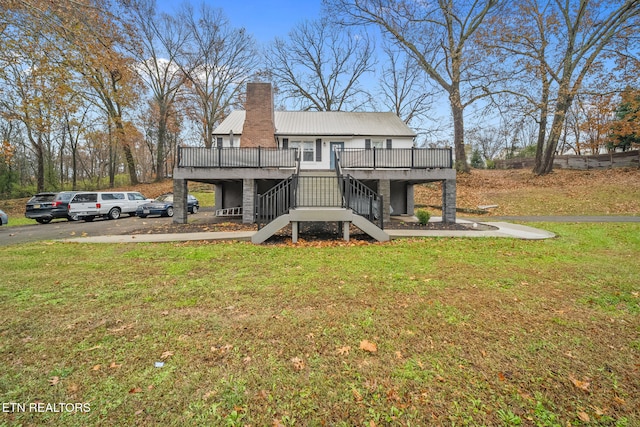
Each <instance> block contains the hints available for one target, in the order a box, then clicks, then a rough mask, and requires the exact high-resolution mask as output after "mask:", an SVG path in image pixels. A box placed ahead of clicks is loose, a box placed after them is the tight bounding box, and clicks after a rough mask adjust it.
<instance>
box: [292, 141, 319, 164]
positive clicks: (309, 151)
mask: <svg viewBox="0 0 640 427" xmlns="http://www.w3.org/2000/svg"><path fill="white" fill-rule="evenodd" d="M314 146H315V143H314V142H313V141H291V142H290V143H289V148H297V149H298V150H302V161H303V162H313V161H314V159H315V157H314V154H315V151H314Z"/></svg>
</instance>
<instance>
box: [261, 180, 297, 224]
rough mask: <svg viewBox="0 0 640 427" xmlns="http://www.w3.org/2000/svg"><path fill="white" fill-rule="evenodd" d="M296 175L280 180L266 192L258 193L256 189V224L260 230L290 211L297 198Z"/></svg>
mask: <svg viewBox="0 0 640 427" xmlns="http://www.w3.org/2000/svg"><path fill="white" fill-rule="evenodd" d="M296 183H297V177H296V175H291V176H290V177H289V178H287V179H285V180H284V181H280V182H279V183H278V184H276V185H275V186H274V187H271V188H270V189H269V190H267V191H266V192H265V193H264V194H257V190H256V198H255V200H256V224H258V230H260V228H262V226H264V225H267V224H269V223H270V222H271V221H273V220H274V219H276V218H278V217H279V216H281V215H284V214H287V213H289V210H290V209H291V208H292V205H293V204H294V200H295V190H294V187H295V184H296Z"/></svg>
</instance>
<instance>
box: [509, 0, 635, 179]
mask: <svg viewBox="0 0 640 427" xmlns="http://www.w3.org/2000/svg"><path fill="white" fill-rule="evenodd" d="M639 14H640V0H614V1H607V2H604V1H597V0H523V1H521V2H514V3H512V8H511V10H510V11H509V13H508V14H505V15H504V18H505V19H504V20H502V22H501V24H502V25H500V31H499V33H498V35H499V37H500V39H501V42H502V45H503V49H504V51H505V52H507V54H508V55H509V57H511V58H512V61H513V64H515V65H516V66H519V67H520V71H521V75H520V78H524V79H525V80H524V82H525V84H527V83H528V84H531V83H534V84H535V85H536V87H537V91H538V93H539V94H540V95H539V97H538V98H537V99H533V98H531V99H532V101H533V102H532V104H535V105H537V111H538V116H539V120H538V122H539V132H538V143H537V149H536V163H535V166H534V173H536V174H538V175H544V174H547V173H549V172H551V171H552V169H553V159H554V156H555V154H556V152H557V149H558V143H559V141H560V138H561V136H562V134H563V130H564V127H565V123H566V118H567V113H568V112H569V109H570V108H571V105H572V103H573V101H574V99H575V97H576V95H577V94H578V93H579V92H580V90H581V89H582V87H583V84H584V82H585V80H586V79H587V77H588V76H589V74H590V73H591V72H593V71H594V70H596V69H597V68H598V66H599V65H600V64H599V63H598V61H600V60H603V59H605V53H607V52H606V49H607V48H608V47H611V46H612V44H613V43H614V42H617V41H621V42H624V41H625V39H626V38H627V37H629V35H630V32H631V28H630V27H631V25H632V23H633V20H637V18H638V16H639ZM636 25H637V24H636ZM636 28H637V27H636ZM514 92H515V91H514ZM549 120H550V121H551V122H550V123H549Z"/></svg>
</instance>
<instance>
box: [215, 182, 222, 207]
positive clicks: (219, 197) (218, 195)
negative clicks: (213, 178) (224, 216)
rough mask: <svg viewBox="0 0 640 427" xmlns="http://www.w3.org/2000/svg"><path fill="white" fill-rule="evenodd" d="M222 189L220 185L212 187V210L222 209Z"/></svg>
mask: <svg viewBox="0 0 640 427" xmlns="http://www.w3.org/2000/svg"><path fill="white" fill-rule="evenodd" d="M223 191H224V190H223V187H222V184H215V187H214V197H215V201H214V205H215V206H214V207H213V208H214V209H215V210H218V209H222V208H223V207H224V206H222V193H223Z"/></svg>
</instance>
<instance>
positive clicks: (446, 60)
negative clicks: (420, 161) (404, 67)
mask: <svg viewBox="0 0 640 427" xmlns="http://www.w3.org/2000/svg"><path fill="white" fill-rule="evenodd" d="M324 3H325V5H326V6H327V7H328V8H329V9H330V10H332V11H333V13H334V14H335V13H338V14H340V15H341V16H342V17H343V22H344V23H346V24H363V25H374V26H376V27H378V28H379V29H380V30H381V31H382V32H383V34H384V35H385V36H387V37H390V38H391V40H393V41H394V42H395V43H396V44H397V45H398V46H401V47H402V48H403V49H404V50H406V51H407V52H408V53H409V54H410V55H411V56H412V57H413V58H414V59H415V60H416V61H417V63H418V64H419V65H420V67H421V68H422V70H423V71H424V72H425V73H426V74H427V75H428V76H429V78H431V79H432V80H433V81H434V82H435V83H436V84H437V85H438V86H439V87H441V88H442V89H443V90H444V91H445V92H446V93H447V95H448V97H449V105H450V108H451V114H452V116H453V128H454V147H455V154H456V169H457V170H458V171H460V172H468V171H469V165H468V164H467V156H466V153H465V147H464V111H465V108H466V107H467V106H469V105H470V104H471V103H473V102H474V101H476V100H477V99H478V98H479V97H483V96H486V93H485V92H484V91H480V92H474V91H473V90H472V89H473V88H472V86H471V83H472V82H473V80H474V76H473V75H472V74H471V72H470V70H471V68H470V63H469V62H470V61H471V60H473V61H475V60H477V58H472V56H471V55H469V52H471V49H469V45H470V44H472V43H473V37H474V35H475V33H476V31H478V29H479V28H480V27H481V26H482V24H483V21H484V20H485V18H486V17H487V16H488V15H489V14H490V12H492V10H493V9H495V8H496V6H497V5H498V4H499V0H476V1H472V2H459V1H454V0H437V1H433V2H389V1H388V0H324Z"/></svg>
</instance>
